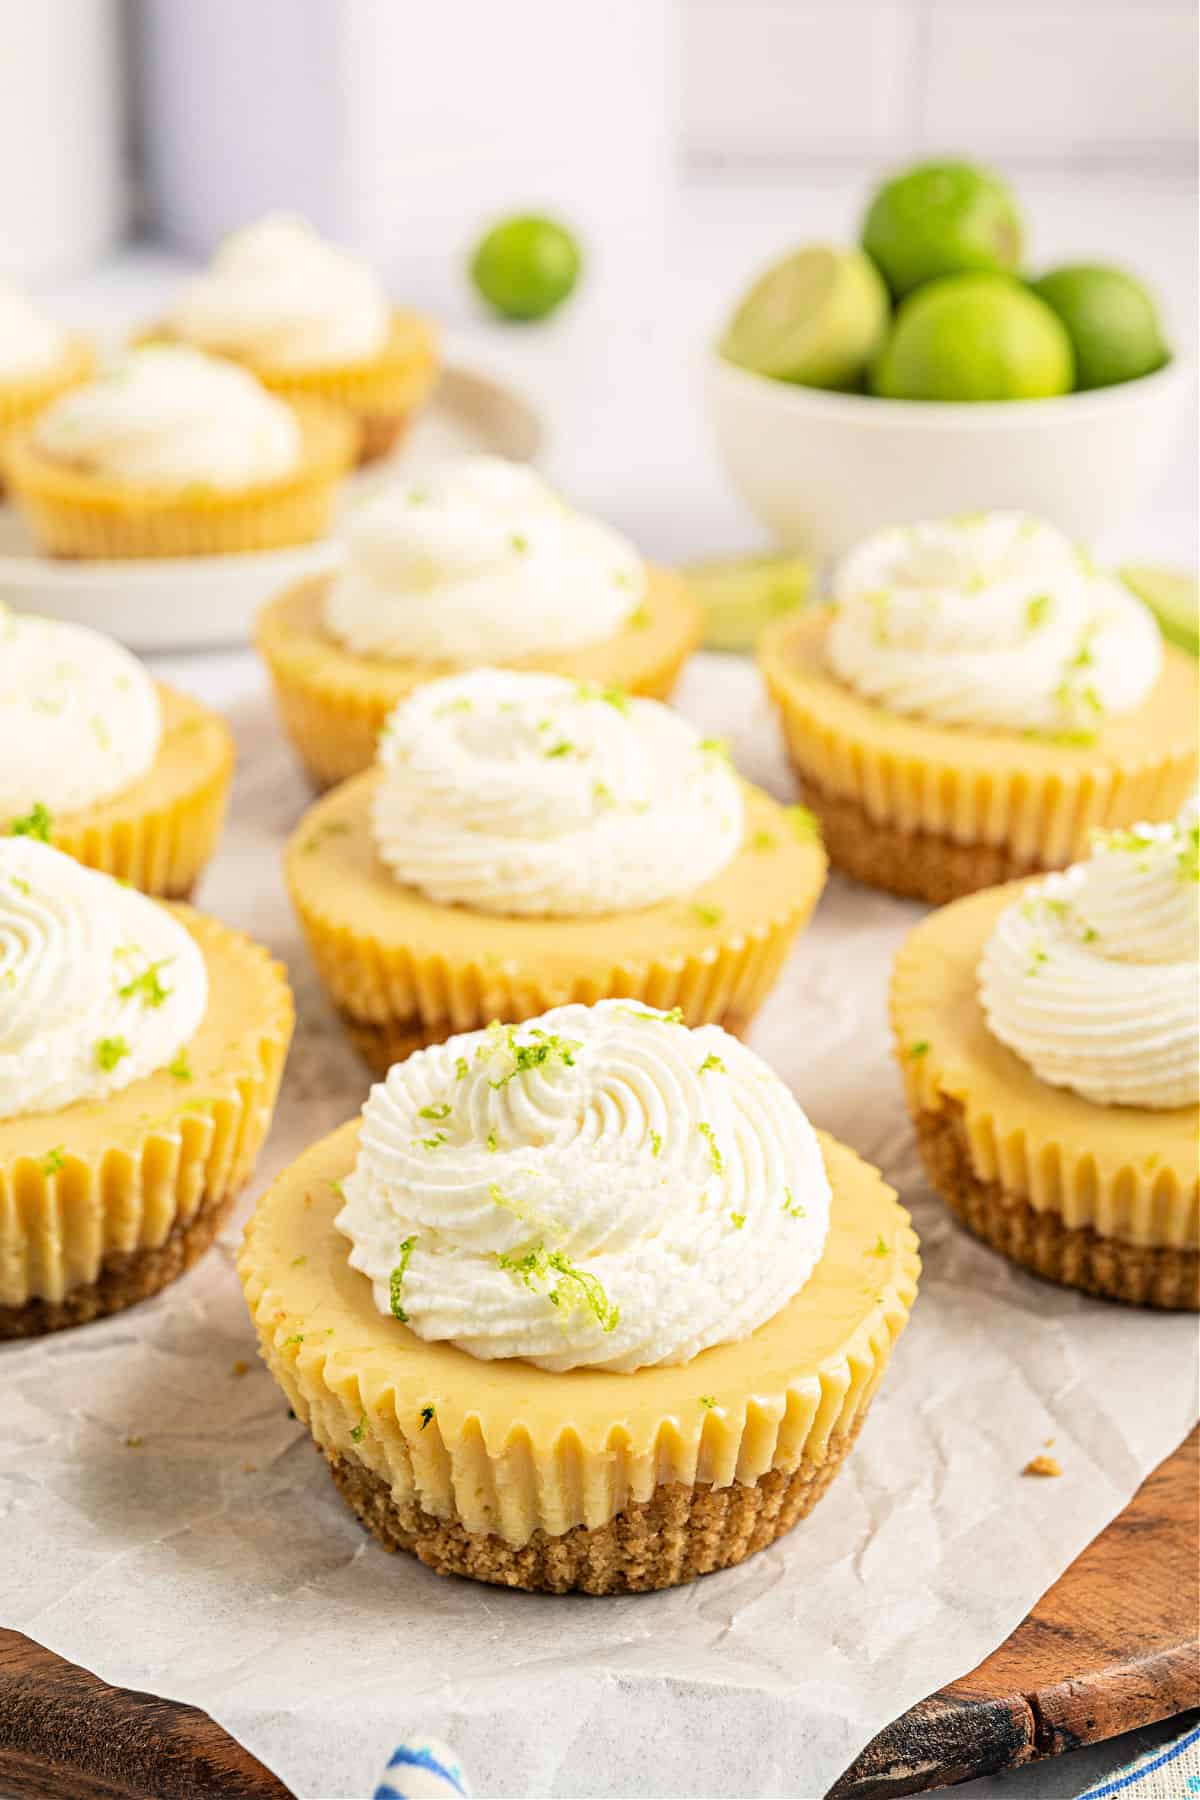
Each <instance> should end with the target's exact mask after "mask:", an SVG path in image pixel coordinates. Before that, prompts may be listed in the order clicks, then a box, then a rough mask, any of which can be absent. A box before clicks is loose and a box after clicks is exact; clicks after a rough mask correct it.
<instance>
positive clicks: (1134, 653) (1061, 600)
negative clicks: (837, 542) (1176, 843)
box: [828, 513, 1162, 742]
mask: <svg viewBox="0 0 1200 1800" xmlns="http://www.w3.org/2000/svg"><path fill="white" fill-rule="evenodd" d="M833 593H834V599H835V600H836V602H837V606H838V611H837V613H836V615H835V617H834V621H833V624H832V627H831V628H830V632H829V638H828V656H829V661H830V664H831V666H832V668H833V670H834V673H835V674H836V675H837V676H838V677H839V678H840V679H841V680H842V681H844V682H845V683H846V684H847V685H848V686H849V687H852V688H853V689H854V690H855V691H856V692H857V693H859V694H862V695H864V696H865V698H867V699H868V700H871V701H874V702H875V703H876V704H877V705H879V706H882V707H885V708H886V709H887V710H888V711H890V712H896V713H909V714H913V715H915V716H916V717H918V718H923V719H930V720H933V721H934V722H935V723H937V724H939V725H960V726H966V727H973V728H975V729H980V730H984V729H988V728H995V727H998V728H1000V729H1002V730H1012V731H1028V732H1036V733H1046V734H1062V735H1065V736H1066V737H1068V738H1070V739H1074V740H1076V741H1080V742H1083V741H1086V740H1087V739H1089V738H1090V737H1091V736H1093V735H1094V733H1095V732H1096V731H1097V730H1098V729H1099V728H1100V727H1101V726H1102V725H1103V723H1104V721H1105V719H1106V718H1107V717H1109V716H1110V715H1111V714H1114V713H1123V712H1128V711H1129V710H1130V709H1131V708H1133V707H1135V706H1137V705H1138V704H1139V703H1140V702H1141V701H1142V700H1144V699H1145V697H1146V695H1147V694H1148V693H1149V692H1150V690H1151V689H1152V688H1153V686H1154V684H1155V682H1156V681H1157V680H1158V676H1159V671H1160V669H1161V666H1162V642H1161V638H1160V635H1159V631H1158V626H1157V625H1156V624H1155V622H1154V618H1153V616H1152V614H1151V613H1150V611H1149V610H1148V608H1146V607H1145V606H1143V604H1142V602H1141V601H1140V600H1138V599H1136V598H1135V597H1134V595H1133V594H1131V593H1130V592H1129V590H1128V589H1127V588H1125V587H1124V586H1123V585H1122V584H1121V583H1120V582H1119V581H1116V580H1114V579H1111V578H1110V577H1108V576H1105V575H1102V574H1100V573H1099V572H1098V571H1096V570H1095V569H1093V567H1092V566H1091V564H1090V563H1089V562H1088V560H1087V559H1086V558H1085V557H1084V556H1083V555H1082V554H1081V553H1080V552H1079V551H1078V550H1076V549H1075V547H1074V546H1073V545H1072V544H1071V543H1070V542H1069V540H1068V539H1067V538H1065V537H1063V536H1062V534H1061V533H1060V532H1058V531H1055V530H1054V529H1053V527H1052V526H1050V525H1044V524H1041V523H1040V522H1039V521H1038V520H1036V519H1029V518H1024V517H1022V516H1021V515H1019V514H1016V513H989V514H984V515H982V516H980V517H978V518H972V519H958V520H942V521H930V522H927V523H925V524H920V525H912V526H907V527H903V528H901V529H898V530H893V531H885V532H881V533H880V534H879V535H878V536H876V537H873V538H869V539H868V540H867V541H866V543H864V544H862V545H860V546H859V548H858V549H857V550H854V551H852V552H851V554H850V555H849V556H848V557H847V558H846V560H845V561H844V562H843V563H842V564H841V566H840V568H839V569H838V570H837V572H836V574H835V577H834V584H833Z"/></svg>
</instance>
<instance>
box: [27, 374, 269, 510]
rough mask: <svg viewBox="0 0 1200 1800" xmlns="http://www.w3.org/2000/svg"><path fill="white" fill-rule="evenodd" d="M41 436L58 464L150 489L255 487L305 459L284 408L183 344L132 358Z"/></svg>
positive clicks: (49, 421)
mask: <svg viewBox="0 0 1200 1800" xmlns="http://www.w3.org/2000/svg"><path fill="white" fill-rule="evenodd" d="M33 429H34V438H35V441H36V443H37V444H38V447H39V448H40V449H41V450H42V451H43V452H44V453H45V454H46V455H47V456H51V457H53V458H54V459H55V461H57V462H62V463H66V464H69V465H70V466H71V467H73V468H77V469H82V470H85V471H86V472H87V473H89V474H93V475H107V476H112V477H113V478H114V479H116V480H118V481H123V482H131V483H136V484H137V485H139V486H146V487H160V488H180V487H188V486H190V485H192V484H193V483H196V484H199V485H203V486H205V487H215V488H242V487H250V486H251V485H253V484H254V483H256V482H260V481H273V480H275V479H277V478H278V477H279V476H282V475H287V474H289V473H290V472H291V471H292V470H293V469H294V468H295V467H296V465H297V463H298V462H299V460H300V427H299V425H298V423H297V421H296V415H295V413H294V412H293V411H292V409H291V408H290V407H289V406H288V405H287V404H286V402H284V401H282V400H278V399H276V397H275V395H274V394H268V392H267V390H266V389H265V388H264V387H263V386H262V385H261V383H259V382H258V381H256V380H255V378H254V376H253V375H250V374H248V373H247V372H246V370H245V369H239V368H238V367H236V365H235V364H233V363H227V362H221V361H220V360H219V359H218V358H217V357H215V356H204V355H202V354H201V352H200V351H198V350H189V349H186V348H184V347H183V346H176V345H167V344H153V345H149V346H147V347H146V348H145V349H143V350H130V351H128V352H127V353H126V354H125V355H123V356H121V357H119V358H118V359H117V360H116V361H115V362H113V363H111V364H110V365H109V366H108V368H107V369H105V370H104V371H103V372H102V373H101V374H100V375H98V376H97V377H96V378H95V379H94V380H93V381H89V382H87V383H86V384H85V385H84V386H82V387H77V388H72V389H71V390H70V392H69V393H66V394H63V395H61V396H60V397H59V399H57V400H55V401H53V402H52V404H51V405H50V406H48V407H47V408H46V410H45V412H44V413H42V414H41V415H40V417H39V418H38V420H37V422H36V424H35V425H34V428H33Z"/></svg>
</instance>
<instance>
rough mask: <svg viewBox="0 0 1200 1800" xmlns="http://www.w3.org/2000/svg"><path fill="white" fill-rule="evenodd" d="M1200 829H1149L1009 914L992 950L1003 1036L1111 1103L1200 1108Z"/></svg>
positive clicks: (1049, 1071)
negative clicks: (1198, 1105) (1199, 966)
mask: <svg viewBox="0 0 1200 1800" xmlns="http://www.w3.org/2000/svg"><path fill="white" fill-rule="evenodd" d="M1198 879H1200V826H1197V825H1195V824H1194V823H1193V824H1188V823H1176V824H1167V825H1138V826H1135V827H1134V829H1133V830H1131V831H1114V832H1110V833H1108V834H1107V835H1106V836H1103V837H1100V838H1098V839H1097V842H1096V845H1095V848H1094V849H1093V851H1092V854H1091V856H1090V857H1089V858H1088V860H1087V861H1086V862H1083V863H1076V864H1075V866H1074V867H1073V868H1071V869H1068V870H1067V871H1066V872H1065V873H1064V874H1061V875H1050V876H1048V877H1047V879H1046V880H1045V881H1042V882H1039V883H1038V884H1037V886H1036V887H1034V888H1033V889H1032V890H1031V891H1030V892H1029V893H1028V895H1027V896H1026V897H1025V898H1024V899H1022V900H1019V901H1017V902H1016V904H1015V905H1013V906H1010V907H1008V908H1007V909H1006V910H1005V911H1004V912H1003V913H1002V914H1001V915H1000V918H999V919H998V920H997V922H996V924H995V926H994V927H993V930H992V933H991V936H990V937H989V938H988V941H987V943H986V945H985V946H984V952H983V957H982V960H981V962H980V966H979V989H980V998H981V1000H982V1002H983V1008H984V1012H985V1014H986V1016H987V1022H988V1024H989V1026H990V1027H991V1029H992V1031H993V1032H994V1033H995V1035H996V1036H997V1037H998V1038H999V1039H1000V1041H1001V1042H1002V1043H1004V1044H1007V1045H1008V1047H1009V1049H1010V1050H1013V1051H1015V1052H1016V1054H1017V1055H1018V1056H1020V1057H1021V1058H1022V1059H1023V1060H1024V1061H1025V1062H1027V1063H1028V1064H1029V1065H1030V1067H1031V1068H1032V1069H1033V1071H1034V1073H1035V1074H1036V1075H1038V1076H1039V1077H1040V1078H1041V1079H1042V1080H1043V1081H1046V1082H1049V1083H1050V1084H1051V1086H1053V1087H1067V1088H1072V1089H1074V1091H1075V1092H1076V1093H1077V1094H1082V1095H1083V1097H1084V1099H1085V1100H1094V1101H1096V1103H1097V1104H1098V1105H1101V1106H1145V1107H1172V1106H1191V1105H1195V1103H1196V1100H1197V1098H1198V1097H1200V979H1198V969H1197V958H1198V956H1200V913H1198V909H1197V900H1198V898H1200V889H1198V888H1197V880H1198Z"/></svg>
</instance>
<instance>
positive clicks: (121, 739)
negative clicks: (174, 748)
mask: <svg viewBox="0 0 1200 1800" xmlns="http://www.w3.org/2000/svg"><path fill="white" fill-rule="evenodd" d="M161 740H162V712H161V708H160V706H159V699H158V690H157V688H156V687H155V685H154V683H153V681H152V680H151V679H150V676H149V675H148V674H147V672H146V670H145V669H144V668H143V667H142V665H141V663H139V662H138V661H137V659H136V658H135V657H132V656H131V655H130V654H129V652H128V650H125V649H123V648H122V646H121V645H120V644H116V643H114V642H113V640H112V639H111V638H106V637H102V636H101V635H100V633H99V632H98V631H91V630H89V628H88V627H87V626H86V625H61V624H59V623H58V622H57V621H56V620H54V619H36V618H33V617H30V616H27V615H25V614H22V613H14V612H9V611H8V609H7V608H6V607H4V606H3V605H0V831H3V830H6V829H7V828H8V824H9V821H10V820H11V819H13V818H15V817H17V816H19V815H21V814H24V813H28V812H30V811H31V810H32V808H33V807H34V806H36V805H39V804H40V805H41V806H44V807H46V808H47V809H48V811H49V812H51V813H60V812H74V811H76V810H77V809H78V808H80V807H85V806H94V805H95V804H96V803H97V802H98V801H101V800H107V799H108V798H109V797H110V795H112V794H117V793H120V792H121V790H122V789H123V788H127V787H129V786H130V784H131V783H132V782H135V781H138V780H139V779H140V778H141V777H142V776H143V775H144V774H145V773H146V771H147V769H149V767H150V765H151V764H152V763H153V761H154V759H155V757H156V756H157V754H158V747H159V744H160V742H161Z"/></svg>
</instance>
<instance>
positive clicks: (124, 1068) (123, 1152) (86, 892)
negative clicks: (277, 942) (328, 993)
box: [0, 837, 292, 1338]
mask: <svg viewBox="0 0 1200 1800" xmlns="http://www.w3.org/2000/svg"><path fill="white" fill-rule="evenodd" d="M0 996H2V1001H0V1338H12V1337H27V1336H33V1335H36V1334H38V1333H40V1332H45V1331H56V1330H58V1329H60V1328H61V1327H62V1326H66V1325H82V1324H85V1323H86V1322H87V1321H88V1320H89V1319H94V1318H97V1317H99V1316H100V1315H101V1314H104V1313H111V1312H117V1311H119V1310H120V1309H121V1308H122V1307H126V1306H132V1305H133V1304H134V1303H135V1302H136V1301H138V1300H143V1299H145V1298H146V1297H147V1295H149V1294H153V1293H156V1292H157V1291H158V1289H159V1288H161V1287H164V1286H165V1285H166V1284H167V1282H169V1281H173V1280H174V1279H175V1278H176V1276H178V1275H180V1274H182V1273H183V1271H184V1270H185V1269H186V1268H188V1267H189V1266H190V1264H191V1263H193V1262H194V1261H195V1259H196V1258H197V1257H198V1256H199V1255H200V1253H201V1252H202V1251H203V1250H204V1249H206V1248H207V1246H208V1245H209V1244H210V1243H211V1242H212V1239H213V1237H214V1236H215V1235H216V1232H217V1230H218V1228H219V1226H220V1224H221V1221H222V1220H223V1218H224V1217H225V1215H226V1213H227V1212H228V1210H229V1208H230V1206H231V1205H232V1203H233V1199H234V1196H235V1195H236V1194H237V1192H238V1189H239V1188H240V1187H241V1185H242V1184H243V1182H244V1181H245V1180H246V1179H247V1178H248V1176H249V1174H250V1171H251V1169H252V1167H253V1164H254V1159H255V1156H256V1155H257V1153H258V1149H259V1146H260V1144H261V1143H262V1140H263V1138H264V1136H265V1134H266V1131H267V1127H268V1125H269V1124H270V1120H271V1113H272V1110H273V1108H274V1104H275V1095H276V1091H277V1089H278V1086H279V1077H280V1074H281V1072H282V1069H283V1061H284V1057H285V1055H286V1054H287V1047H288V1041H289V1039H290V1037H291V1030H292V1003H291V996H290V994H289V991H288V986H287V982H286V980H285V978H284V975H283V972H282V970H281V969H280V968H279V966H278V965H277V964H275V963H273V962H272V961H271V960H270V958H269V956H268V955H267V953H266V951H265V950H261V949H259V947H258V946H257V945H256V944H252V943H250V941H249V940H248V939H247V938H244V937H242V936H241V935H240V933H238V932H236V931H230V930H229V929H228V928H227V927H226V926H224V925H219V924H218V923H217V921H216V920H215V919H207V918H204V917H203V916H202V915H200V914H199V913H194V912H192V911H191V910H190V909H189V908H187V907H165V906H163V905H161V904H159V902H157V901H155V900H148V899H147V898H146V897H145V896H144V895H143V894H139V893H136V892H135V891H134V890H133V889H132V888H127V887H122V886H121V884H120V883H119V882H116V881H113V880H112V879H111V878H110V877H109V876H107V875H100V874H97V873H96V872H95V871H94V870H91V869H85V868H83V867H81V865H80V864H79V863H77V862H74V861H72V859H71V858H70V857H68V856H63V855H62V854H61V853H60V852H59V851H57V850H54V849H52V848H51V847H50V846H49V845H48V844H41V843H38V842H36V841H35V840H34V839H32V838H29V837H11V838H3V839H0Z"/></svg>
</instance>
